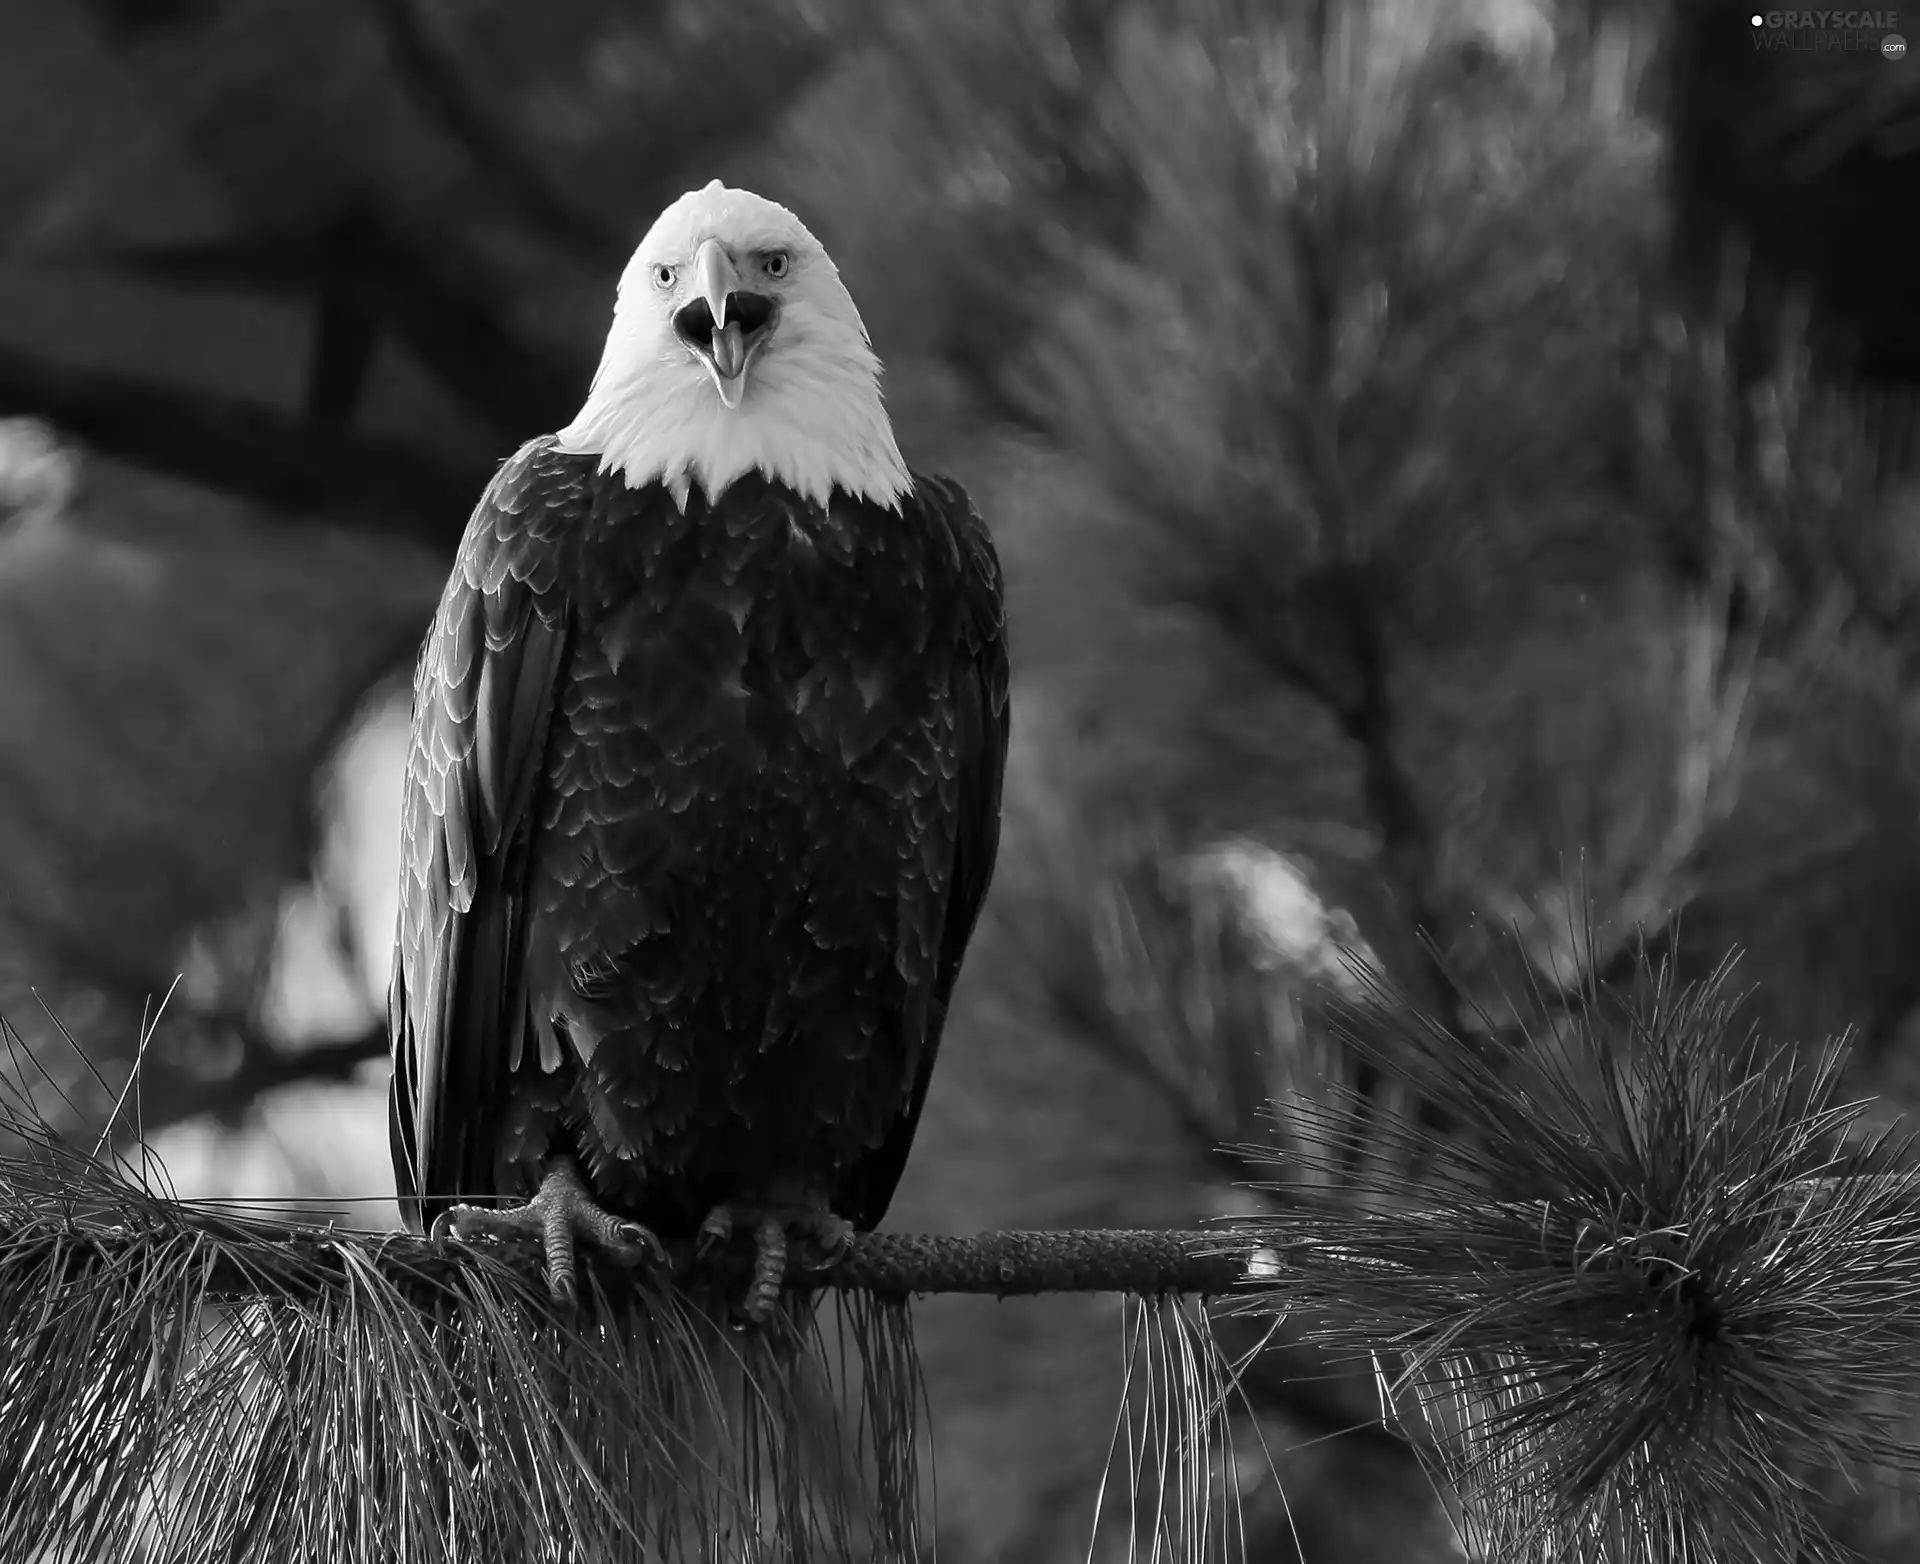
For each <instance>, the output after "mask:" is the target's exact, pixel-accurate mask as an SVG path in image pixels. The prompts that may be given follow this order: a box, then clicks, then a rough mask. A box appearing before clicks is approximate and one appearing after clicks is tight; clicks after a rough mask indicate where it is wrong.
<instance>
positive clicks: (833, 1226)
mask: <svg viewBox="0 0 1920 1564" xmlns="http://www.w3.org/2000/svg"><path fill="white" fill-rule="evenodd" d="M749 1225H751V1228H752V1231H753V1273H752V1279H751V1280H750V1281H749V1282H748V1284H747V1295H746V1299H745V1301H744V1303H743V1304H742V1306H741V1312H742V1314H743V1315H744V1317H745V1319H746V1320H747V1322H748V1323H749V1324H752V1325H764V1324H766V1322H767V1321H768V1319H770V1318H771V1317H772V1314H773V1309H774V1305H775V1304H776V1303H778V1302H779V1299H780V1292H781V1289H782V1288H783V1287H784V1286H785V1285H786V1281H787V1278H788V1276H789V1274H790V1273H791V1272H793V1271H796V1270H797V1271H811V1272H815V1273H818V1272H821V1271H829V1270H832V1269H833V1267H834V1266H836V1265H838V1264H839V1263H840V1262H841V1261H842V1260H844V1259H845V1258H846V1256H847V1250H848V1249H849V1248H851V1247H852V1244H853V1224H852V1223H851V1222H849V1221H848V1220H847V1219H846V1218H845V1217H842V1216H836V1215H835V1214H834V1213H833V1212H831V1211H829V1210H827V1209H826V1208H825V1207H823V1206H774V1205H732V1206H715V1207H714V1208H713V1209H712V1210H711V1211H709V1212H708V1213H707V1216H706V1220H705V1221H703V1222H702V1223H701V1224H700V1234H699V1237H698V1239H697V1240H696V1242H695V1246H694V1247H695V1252H696V1253H697V1254H698V1255H700V1256H701V1257H702V1258H706V1257H708V1256H710V1255H711V1254H712V1253H713V1252H714V1251H715V1250H716V1249H717V1248H719V1247H720V1246H721V1245H723V1244H725V1243H728V1242H730V1241H731V1240H732V1238H733V1236H734V1235H735V1234H736V1233H738V1232H740V1231H741V1230H742V1229H743V1228H746V1227H748V1226H749Z"/></svg>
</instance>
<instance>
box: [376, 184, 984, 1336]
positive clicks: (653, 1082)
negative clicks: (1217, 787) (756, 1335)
mask: <svg viewBox="0 0 1920 1564" xmlns="http://www.w3.org/2000/svg"><path fill="white" fill-rule="evenodd" d="M879 381H880V365H879V362H878V360H877V358H876V357H875V355H874V351H873V348H872V346H871V344H870V342H869V340H868V337H867V333H866V329H865V327H864V326H863V324H862V322H861V319H860V314H859V311H858V310H857V309H855V307H854V303H853V299H852V297H851V296H850V295H849V294H848V292H847V289H846V286H845V285H844V284H843V283H842V281H841V279H840V275H839V273H838V271H837V270H836V269H835V267H834V265H833V262H832V261H831V260H830V259H829V258H828V256H827V253H826V251H825V250H824V249H822V248H821V246H820V244H819V242H818V241H817V240H816V239H815V238H814V237H813V235H812V234H811V233H809V232H808V231H807V229H806V228H805V226H803V225H802V224H801V222H800V221H799V219H798V218H796V217H795V216H794V215H793V214H792V213H791V212H789V211H788V210H786V208H784V207H782V206H779V205H776V204H775V203H774V202H772V201H768V200H764V199H762V198H761V197H759V196H755V195H752V194H749V193H748V192H746V191H742V190H733V189H728V188H726V187H724V186H722V185H721V184H720V183H719V182H718V181H717V180H716V181H715V182H714V183H712V184H710V185H708V186H707V187H706V188H705V189H703V190H698V191H693V192H690V193H689V194H687V195H685V196H683V197H681V198H680V199H679V200H678V201H676V202H674V203H673V205H671V206H669V207H668V208H667V209H666V211H665V212H663V213H662V214H661V216H660V218H659V220H658V221H657V222H655V224H654V225H653V227H652V229H651V230H650V231H649V232H648V234H647V236H646V238H645V239H644V240H643V241H642V242H641V244H640V247H639V250H638V251H637V252H636V253H635V254H634V256H633V258H632V260H631V262H630V263H629V264H628V266H627V268H626V270H625V272H624V274H623V275H622V277H621V279H620V285H619V292H618V296H617V302H616V304H615V307H614V316H613V325H612V329H611V331H610V332H609V334H608V337H607V342H606V348H605V351H604V353H603V355H602V358H601V361H600V367H599V370H598V372H597V373H596V374H595V376H594V379H593V383H592V387H591V390H590V391H589V392H588V395H587V398H586V402H585V405H584V406H583V407H582V408H581V410H580V413H579V416H578V417H576V418H575V419H574V421H573V422H572V423H571V424H569V425H568V426H567V427H566V428H564V429H562V430H560V431H559V432H558V433H556V434H551V435H546V436H543V437H541V438H539V439H535V440H533V441H531V442H530V443H528V444H527V445H526V446H524V447H522V448H521V450H520V451H519V452H518V453H517V454H515V455H514V456H513V457H512V458H511V459H510V460H508V461H507V462H506V463H505V465H504V466H502V467H501V469H500V470H499V472H498V474H497V475H496V476H495V477H494V479H493V482H492V483H491V485H490V486H489V487H488V489H487V491H486V493H485V494H484V495H483V496H482V498H481V500H480V503H479V506H478V508H477V509H476V510H475V511H474V514H473V517H472V520H471V521H470V522H469V523H468V526H467V531H466V536H465V539H464V541H463V542H462V543H461V546H460V551H459V556H458V558H457V560H456V561H455V564H454V567H453V572H452V576H451V578H450V579H449V580H448V583H447V587H446V591H445V593H444V595H443V596H442V598H441V600H440V607H439V612H438V614H437V616H436V617H435V619H434V622H433V625H432V627H431V629H430V630H429V632H428V634H427V637H426V641H425V644H424V646H423V647H422V650H421V654H420V659H419V663H418V667H417V671H416V674H415V679H414V716H413V740H412V752H411V758H410V761H409V764H408V768H407V775H406V780H405V801H404V813H403V820H404V824H403V842H402V846H403V856H404V863H403V866H402V871H401V883H400V914H399V930H398V950H397V957H396V960H395V963H394V975H393V988H392V999H391V1023H392V1031H393V1055H394V1072H393V1085H392V1091H391V1097H390V1128H391V1135H392V1148H393V1160H394V1171H395V1175H396V1178H397V1180H398V1185H399V1194H400V1199H401V1205H402V1210H403V1211H404V1213H405V1215H406V1217H407V1220H408V1222H409V1225H410V1226H412V1227H414V1228H415V1229H416V1230H418V1229H420V1228H421V1227H423V1226H431V1227H432V1228H434V1230H435V1231H437V1232H442V1233H444V1232H446V1231H447V1230H449V1229H451V1230H452V1232H453V1233H454V1234H456V1235H457V1236H459V1237H463V1238H470V1237H473V1236H477V1235H500V1234H503V1233H509V1232H516V1233H525V1234H530V1235H533V1236H537V1237H538V1238H539V1239H540V1240H541V1242H542V1243H543V1244H544V1246H545V1252H546V1258H547V1267H548V1277H549V1280H550V1282H551V1284H552V1287H553V1289H554V1291H555V1293H556V1295H557V1296H559V1297H561V1298H563V1299H564V1298H568V1297H570V1296H572V1293H573V1289H574V1285H575V1284H574V1275H575V1255H576V1247H575V1246H576V1242H577V1241H581V1240H584V1241H586V1242H588V1243H592V1244H595V1245H598V1246H600V1247H602V1248H604V1249H607V1250H610V1251H613V1252H614V1253H615V1254H616V1255H618V1256H620V1257H621V1258H623V1259H625V1260H628V1261H638V1260H641V1259H644V1258H645V1257H647V1256H650V1255H658V1254H659V1253H660V1252H661V1251H660V1240H663V1239H665V1240H682V1241H686V1240H692V1241H695V1242H698V1243H702V1244H711V1243H713V1242H714V1241H717V1240H725V1239H726V1238H727V1237H728V1236H730V1235H731V1234H733V1233H735V1232H741V1233H746V1234H751V1235H752V1236H753V1238H754V1240H755V1243H756V1249H757V1256H758V1260H757V1270H756V1278H757V1280H756V1283H755V1285H754V1289H753V1291H752V1292H751V1293H750V1295H749V1300H748V1312H749V1313H750V1314H753V1315H757V1316H760V1317H764V1315H765V1313H766V1311H767V1310H768V1309H770V1308H771V1306H772V1302H773V1299H774V1296H775V1294H776V1291H777V1287H778V1283H779V1278H780V1276H781V1275H782V1274H783V1273H784V1269H785V1266H786V1263H787V1254H788V1245H789V1243H793V1244H795V1245H798V1246H801V1254H802V1256H803V1257H804V1256H810V1257H811V1259H812V1262H813V1263H815V1264H822V1265H824V1264H828V1263H831V1261H832V1259H833V1258H834V1257H835V1255H836V1254H838V1253H839V1252H841V1251H842V1250H843V1249H844V1245H845V1243H846V1241H847V1239H848V1238H849V1237H850V1235H851V1233H852V1232H853V1231H856V1230H867V1229H870V1228H872V1227H873V1226H875V1225H876V1224H877V1223H878V1222H879V1221H880V1219H881V1217H882V1216H883V1214H884V1213H885V1211H886V1209H887V1205H888V1202H889V1201H890V1200H891V1198H892V1195H893V1191H894V1187H895V1185H896V1184H897V1182H898V1181H899V1178H900V1174H901V1170H902V1167H903V1166H904V1164H905V1162H906V1158H907V1151H908V1147H909V1146H910V1145H911V1143H912V1140H913V1135H914V1130H915V1126H916V1124H917V1122H918V1120H919V1117H920V1111H921V1105H922V1103H923V1102H924V1101H925V1098H926V1094H927V1083H928V1079H929V1077H930V1075H931V1074H932V1071H933V1063H934V1055H935V1052H936V1051H937V1049H938V1047H939V1043H940V1035H941V1029H942V1027H943V1025H944V1023H945V1021H946V1016H947V1007H948V1003H949V1001H950V1000H951V998H952V995H953V989H954V981H955V979H956V978H957V977H958V976H959V972H960V965H961V960H962V958H963V956H964V955H965V952H966V948H967V942H968V940H969V938H970V937H971V935H972V933H973V929H974V924H975V921H976V919H977V918H978V917H979V915H980V908H981V903H982V901H983V900H984V898H985V896H986V894H987V884H988V880H989V879H990V877H991V875H992V873H993V865H994V856H995V852H996V850H997V847H998V842H999V819H1000V794H1001V778H1002V773H1003V771H1004V767H1005V763H1006V755H1007V731H1008V704H1007V676H1008V675H1007V651H1006V639H1005V630H1004V614H1003V608H1002V599H1001V587H1000V574H999V565H998V561H997V559H996V557H995V553H994V548H993V544H992V541H991V539H990V537H989V535H988V533H987V529H986V527H985V526H984V525H983V523H982V522H981V520H980V517H979V516H978V515H977V514H976V512H975V511H974V510H973V508H972V506H971V505H970V503H969V502H968V499H967V496H966V495H965V494H964V493H963V492H962V491H961V489H959V488H958V487H957V486H956V485H954V484H952V483H949V482H945V481H942V480H940V479H937V478H926V477H916V476H915V475H914V474H912V473H910V472H909V471H908V470H907V467H906V466H905V464H904V463H903V462H902V460H901V457H900V453H899V449H898V447H897V446H896V444H895V442H894V435H893V430H892V427H891V425H890V423H889V421H888V417H887V414H886V410H885V408H884V406H883V405H882V401H881V395H880V384H879Z"/></svg>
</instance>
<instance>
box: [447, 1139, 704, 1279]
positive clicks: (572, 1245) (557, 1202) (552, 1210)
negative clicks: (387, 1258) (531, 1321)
mask: <svg viewBox="0 0 1920 1564" xmlns="http://www.w3.org/2000/svg"><path fill="white" fill-rule="evenodd" d="M431 1235H432V1237H433V1238H434V1239H435V1240H437V1241H440V1242H444V1241H446V1240H447V1239H449V1238H451V1239H454V1240H455V1241H457V1242H460V1243H471V1242H472V1241H473V1240H474V1239H476V1238H492V1239H504V1240H507V1241H509V1242H512V1241H516V1240H517V1241H521V1242H524V1241H526V1240H528V1239H533V1240H535V1241H537V1242H538V1243H539V1244H540V1247H541V1251H542V1253H543V1254H544V1255H545V1257H546V1262H547V1267H546V1269H547V1290H548V1291H549V1292H550V1293H551V1294H552V1295H553V1299H554V1302H556V1303H560V1304H565V1305H568V1306H571V1305H572V1304H573V1303H574V1301H575V1299H576V1297H577V1296H578V1289H577V1287H576V1285H575V1280H574V1278H575V1275H576V1272H577V1269H578V1259H577V1254H578V1243H579V1240H580V1239H582V1238H585V1239H586V1240H587V1241H588V1242H590V1243H591V1244H593V1245H594V1247H595V1248H597V1249H600V1250H601V1251H602V1252H604V1253H606V1254H608V1255H610V1256H612V1258H613V1259H614V1260H615V1261H616V1262H618V1263H619V1264H621V1265H624V1266H636V1265H641V1264H644V1263H651V1264H654V1265H660V1266H665V1265H667V1264H668V1263H669V1258H668V1255H667V1251H666V1246H665V1245H663V1244H662V1243H661V1242H660V1240H659V1238H658V1237H656V1236H655V1235H654V1233H653V1231H652V1230H651V1229H650V1228H647V1227H644V1226H642V1225H641V1224H640V1223H638V1222H629V1221H626V1220H624V1219H623V1218H621V1217H617V1216H615V1215H613V1213H612V1212H610V1211H608V1210H606V1209H605V1208H604V1207H602V1206H601V1205H599V1204H598V1203H597V1202H595V1200H594V1199H593V1197H592V1196H591V1195H589V1194H588V1193H587V1189H586V1186H585V1185H584V1184H583V1183H582V1182H581V1181H580V1173H579V1170H578V1169H577V1168H576V1167H575V1166H574V1165H573V1163H572V1162H571V1161H570V1160H568V1159H566V1158H564V1157H563V1158H561V1159H560V1160H559V1161H557V1162H555V1163H554V1164H553V1166H552V1167H551V1168H549V1169H548V1171H547V1176H546V1177H545V1178H543V1179H542V1180H541V1181H540V1190H539V1193H538V1194H536V1195H535V1196H534V1197H533V1199H531V1200H529V1201H528V1202H527V1203H526V1204H525V1205H520V1206H510V1207H508V1208H507V1209H506V1210H504V1211H496V1210H493V1209H491V1208H490V1207H487V1206H450V1207H448V1209H447V1210H445V1211H443V1212H441V1213H440V1215H439V1216H438V1217H436V1218H435V1219H434V1223H433V1227H432V1230H431Z"/></svg>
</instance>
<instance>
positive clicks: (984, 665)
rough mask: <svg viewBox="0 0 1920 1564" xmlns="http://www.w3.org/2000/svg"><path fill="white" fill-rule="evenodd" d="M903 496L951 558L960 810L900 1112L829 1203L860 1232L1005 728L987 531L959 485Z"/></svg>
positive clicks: (892, 1177)
mask: <svg viewBox="0 0 1920 1564" xmlns="http://www.w3.org/2000/svg"><path fill="white" fill-rule="evenodd" d="M910 503H913V504H917V505H919V506H920V507H921V508H922V509H923V511H924V513H925V519H926V524H927V525H928V527H929V528H931V529H933V530H934V532H935V541H936V545H940V544H944V545H946V546H945V547H941V546H936V547H935V548H934V550H933V551H932V554H933V557H935V558H941V557H943V556H944V557H947V558H950V559H951V560H952V562H953V567H954V578H953V581H952V583H951V590H952V591H953V592H954V594H955V601H956V602H957V604H958V607H959V618H958V634H957V636H956V638H955V643H954V645H953V647H952V653H953V662H952V665H951V666H952V680H951V683H950V685H949V690H948V695H947V699H948V700H949V701H950V702H951V703H952V708H953V717H954V724H953V731H954V734H955V742H954V755H953V761H954V764H955V767H956V771H957V775H956V781H957V783H958V788H957V798H958V809H957V819H956V821H955V830H954V855H953V868H952V872H951V879H950V882H949V883H950V889H949V893H948V899H947V908H946V916H945V918H944V919H943V921H942V923H941V927H940V942H939V949H938V953H937V955H936V958H935V963H934V970H933V983H932V989H933V991H932V994H931V996H930V999H931V1003H930V1004H929V1005H928V1007H927V1021H926V1037H925V1039H924V1041H923V1043H922V1045H921V1047H920V1049H919V1059H918V1071H917V1074H916V1076H915V1079H914V1083H913V1093H912V1097H911V1099H910V1100H909V1103H908V1107H907V1111H906V1112H905V1114H904V1115H902V1117H901V1118H900V1119H899V1121H898V1122H897V1123H896V1124H895V1125H894V1127H893V1129H892V1130H891V1131H890V1132H889V1133H888V1135H887V1136H886V1138H885V1139H884V1140H883V1141H882V1142H881V1143H880V1145H879V1146H877V1147H876V1148H875V1149H874V1150H873V1151H871V1152H869V1153H867V1154H866V1155H865V1156H864V1157H861V1158H860V1159H859V1160H857V1161H856V1162H855V1163H854V1164H853V1165H852V1166H851V1167H850V1168H848V1169H847V1170H846V1172H845V1173H844V1174H843V1175H842V1177H841V1179H840V1184H839V1188H838V1190H837V1191H836V1198H835V1199H834V1202H833V1207H834V1210H835V1211H836V1212H838V1213H839V1214H840V1215H841V1216H844V1217H845V1218H846V1219H847V1220H848V1221H850V1222H852V1223H853V1225H854V1226H855V1227H857V1228H859V1229H861V1230H863V1231H867V1230H871V1229H872V1228H874V1227H876V1226H877V1225H878V1224H879V1222H880V1219H881V1218H882V1217H883V1216H884V1215H885V1214H886V1210H887V1206H888V1205H889V1204H890V1203H891V1202H892V1200H893V1192H894V1190H895V1188H896V1187H897V1186H898V1185H899V1182H900V1175H901V1173H902V1172H903V1171H904V1170H905V1168H906V1165H907V1154H908V1152H909V1151H910V1150H911V1149H912V1146H913V1138H914V1134H915V1132H916V1131H917V1130H918V1128H919V1125H920V1112H921V1109H922V1108H923V1107H924V1106H925V1104H926V1100H927V1085H928V1083H929V1082H930V1081H931V1080H932V1079H933V1065H934V1058H935V1056H936V1054H937V1053H938V1051H939V1044H940V1034H941V1031H942V1029H943V1028H944V1027H945V1024H946V1018H947V1007H948V1005H949V1004H950V1003H951V1001H952V999H953V989H954V984H955V983H956V982H957V981H958V980H959V977H960V964H961V961H962V959H963V958H964V957H965V955H966V951H967V944H968V942H969V941H970V940H971V939H972V938H973V931H974V927H975V925H976V924H977V923H978V922H979V920H980V909H981V907H982V906H983V905H984V904H985V902H986V899H987V888H988V886H989V885H990V884H991V882H992V880H993V865H994V859H995V857H996V856H997V855H998V853H999V850H1000V796H1001V786H1002V782H1003V779H1004V777H1005V774H1006V769H1007V743H1008V738H1009V734H1010V731H1011V712H1010V708H1009V705H1008V700H1007V687H1008V679H1009V673H1008V662H1007V635H1006V605H1005V603H1004V601H1003V598H1002V593H1001V585H1000V560H999V556H998V554H997V553H996V552H995V551H994V547H993V537H992V535H991V534H990V533H989V532H988V531H987V526H986V523H985V522H984V521H982V520H981V519H980V514H979V512H978V511H976V510H975V509H974V508H973V504H972V502H971V501H970V500H969V499H968V497H967V494H966V491H965V490H964V489H962V488H961V487H960V486H959V485H958V484H956V483H952V482H949V481H947V480H944V479H940V478H924V477H923V478H920V479H919V480H918V482H917V484H916V488H915V492H914V499H913V500H912V501H911V502H910ZM949 548H950V551H951V552H950V553H949Z"/></svg>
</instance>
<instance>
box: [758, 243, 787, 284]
mask: <svg viewBox="0 0 1920 1564" xmlns="http://www.w3.org/2000/svg"><path fill="white" fill-rule="evenodd" d="M760 264H761V265H762V266H764V267H765V268H766V270H767V275H768V276H769V277H771V278H773V280H774V281H775V282H778V281H779V280H780V279H781V278H782V277H784V276H786V275H787V268H788V267H789V266H791V265H792V264H793V262H792V260H791V258H790V257H789V256H788V255H787V252H786V251H785V250H769V251H767V253H766V254H765V255H763V256H761V257H760Z"/></svg>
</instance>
